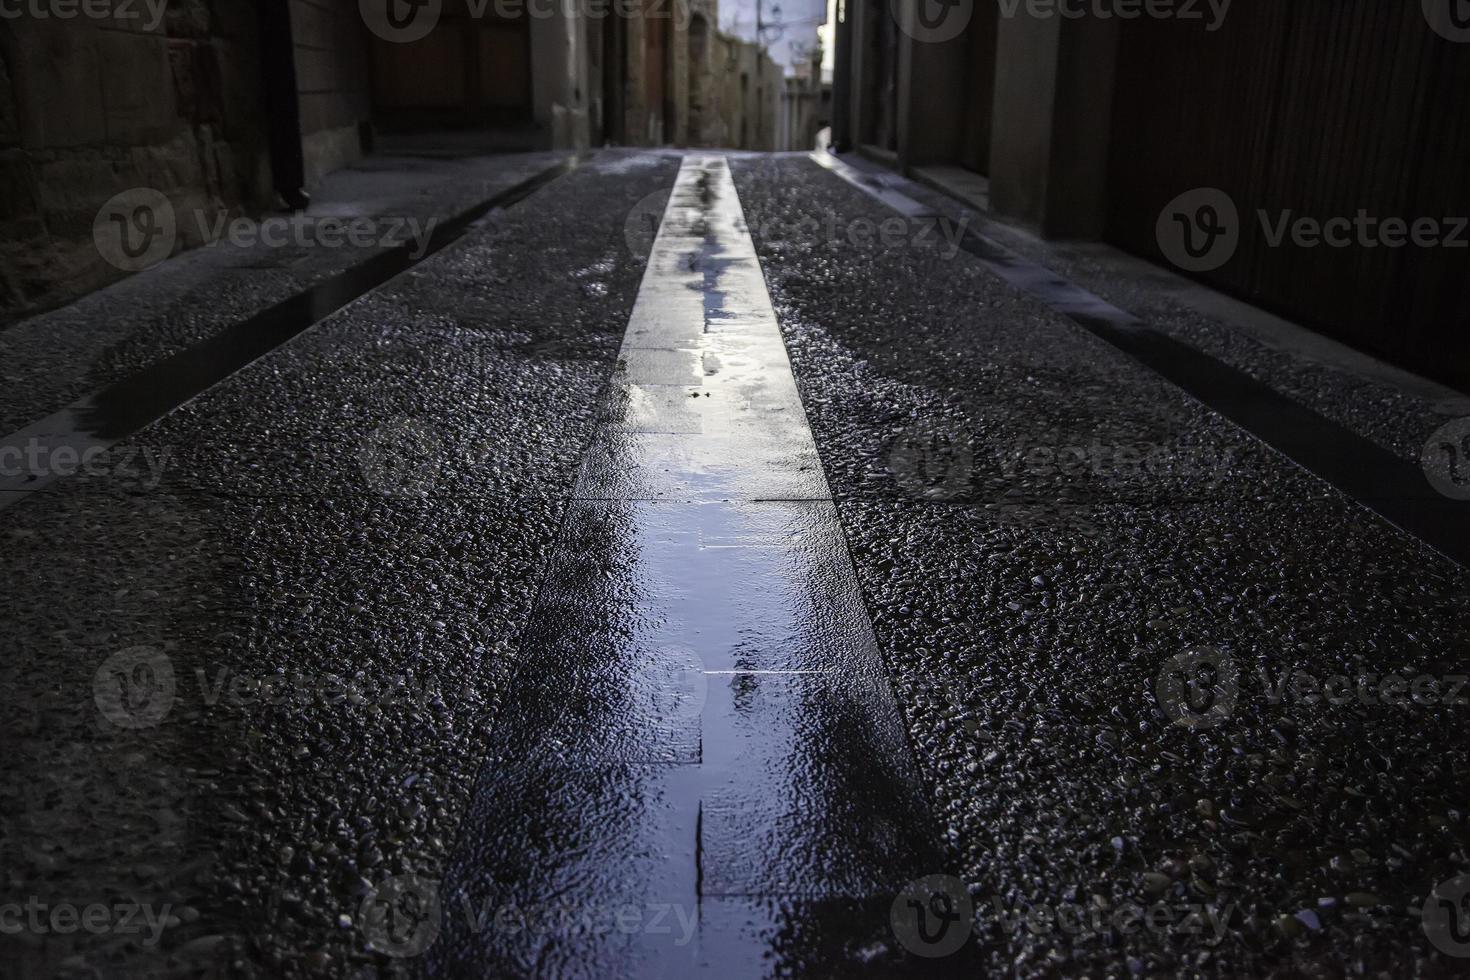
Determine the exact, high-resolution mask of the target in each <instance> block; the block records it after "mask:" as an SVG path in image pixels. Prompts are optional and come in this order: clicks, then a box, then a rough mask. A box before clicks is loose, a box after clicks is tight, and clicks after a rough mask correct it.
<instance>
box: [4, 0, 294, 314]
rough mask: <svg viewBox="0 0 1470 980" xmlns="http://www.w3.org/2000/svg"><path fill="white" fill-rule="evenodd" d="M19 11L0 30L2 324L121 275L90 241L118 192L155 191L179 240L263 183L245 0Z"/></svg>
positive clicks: (254, 40)
mask: <svg viewBox="0 0 1470 980" xmlns="http://www.w3.org/2000/svg"><path fill="white" fill-rule="evenodd" d="M25 9H26V12H25V13H24V15H23V16H21V17H19V18H17V19H12V20H8V21H7V22H6V24H7V26H8V28H9V30H8V31H6V32H4V33H3V34H0V321H9V320H12V319H15V318H17V317H19V316H21V315H24V314H27V313H30V312H34V311H36V310H40V309H44V308H46V307H49V306H54V305H57V304H59V303H61V302H64V301H66V300H68V299H71V298H74V297H75V296H78V295H80V294H82V293H84V292H87V291H89V290H91V289H95V288H97V287H99V286H101V285H103V284H105V283H107V282H109V281H111V280H113V279H115V278H118V277H120V276H121V275H123V274H124V273H123V272H122V271H121V270H119V269H116V268H114V267H112V266H111V265H109V264H108V263H107V262H106V261H105V260H104V259H103V258H102V256H101V255H100V254H99V252H98V250H97V248H96V247H95V245H94V243H93V241H92V227H93V222H94V220H95V219H96V217H97V214H98V212H99V210H100V209H101V208H102V206H103V205H104V204H105V203H106V202H107V201H108V200H109V199H111V198H112V197H114V196H115V195H117V194H119V193H121V192H123V191H126V190H130V189H133V188H152V189H154V190H157V191H160V192H162V193H163V194H164V195H165V196H167V197H168V199H169V202H170V203H171V204H172V205H173V208H174V210H175V213H176V214H177V216H178V229H179V239H180V246H181V247H188V246H189V245H192V244H197V243H198V241H199V239H200V238H201V235H200V231H199V229H200V228H201V226H207V225H208V223H209V221H210V220H212V218H213V217H214V215H216V214H218V213H219V212H220V211H221V210H227V209H234V208H241V207H259V206H261V205H263V204H265V203H267V202H268V200H269V188H270V163H269V158H268V155H267V152H266V144H265V139H264V134H263V131H262V128H261V118H260V116H261V114H260V108H259V91H260V84H259V79H260V66H259V60H258V44H259V39H258V27H257V18H256V10H255V4H254V2H253V0H170V2H169V3H168V4H167V5H166V7H165V6H163V5H161V4H157V3H154V4H145V3H135V4H130V5H112V6H110V7H109V8H108V10H109V14H110V16H108V17H106V18H98V19H92V18H88V17H85V16H80V15H78V16H74V17H71V18H68V19H64V20H63V19H59V18H58V17H57V16H55V13H54V11H55V10H57V9H66V8H51V10H52V11H53V12H51V13H50V14H49V15H48V16H37V15H35V14H34V13H33V12H31V10H32V8H31V7H30V5H28V7H27V8H25ZM127 14H131V16H126V15H127ZM201 218H203V219H204V220H203V222H201V220H200V219H201Z"/></svg>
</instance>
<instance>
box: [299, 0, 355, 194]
mask: <svg viewBox="0 0 1470 980" xmlns="http://www.w3.org/2000/svg"><path fill="white" fill-rule="evenodd" d="M291 33H292V39H293V41H294V43H295V49H296V87H297V91H298V93H299V96H300V106H301V142H302V151H303V154H304V156H305V161H306V186H307V187H308V188H310V187H313V186H315V185H316V184H317V183H319V182H320V180H321V178H322V177H324V176H325V175H327V174H329V173H331V172H332V171H333V170H337V169H339V168H341V167H343V166H346V165H347V164H349V163H352V162H354V161H356V160H358V159H360V158H361V157H362V155H363V152H364V149H365V148H364V146H363V140H362V134H363V132H364V130H365V129H366V127H367V126H368V125H369V124H370V121H371V119H372V113H373V106H372V91H371V86H370V81H369V68H368V63H369V55H368V37H367V34H366V31H365V28H364V27H363V22H362V18H361V16H360V15H359V12H358V5H357V2H356V0H291Z"/></svg>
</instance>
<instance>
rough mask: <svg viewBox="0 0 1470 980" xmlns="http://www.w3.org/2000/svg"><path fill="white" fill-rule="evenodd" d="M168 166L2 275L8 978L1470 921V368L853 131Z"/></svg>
mask: <svg viewBox="0 0 1470 980" xmlns="http://www.w3.org/2000/svg"><path fill="white" fill-rule="evenodd" d="M127 205H128V208H129V209H130V210H129V211H128V212H127V213H126V214H124V215H123V220H120V221H119V222H118V224H117V226H116V227H115V228H113V227H112V226H110V225H108V224H107V223H106V222H103V221H102V219H101V218H99V227H102V228H103V230H102V231H101V232H99V233H98V236H99V237H98V239H97V240H98V242H99V246H98V247H99V248H102V249H104V251H105V250H106V249H107V248H109V247H113V248H115V249H116V250H117V251H116V254H114V255H113V256H112V257H111V258H109V261H113V260H114V259H115V260H116V261H115V264H117V265H118V267H119V268H123V267H126V266H127V265H128V264H129V263H133V262H138V264H137V266H136V268H137V269H139V270H142V271H137V273H136V274H135V275H131V276H129V277H128V278H124V279H121V280H120V281H117V282H115V283H113V284H111V285H108V286H106V287H105V288H102V289H99V290H97V291H95V292H92V293H90V294H88V295H85V296H83V297H81V298H80V299H76V300H75V301H74V302H71V303H70V304H68V305H64V306H59V307H57V308H55V309H52V310H50V311H47V312H40V313H37V314H36V315H34V316H30V317H28V318H26V319H21V320H19V321H18V322H15V323H13V324H10V325H7V326H4V327H0V381H3V384H0V431H3V433H7V434H6V435H0V541H3V545H4V554H5V557H6V561H5V562H4V564H3V570H0V576H3V583H0V623H3V631H4V632H3V636H4V650H5V655H4V656H3V657H0V727H3V731H4V737H3V745H4V751H3V752H0V794H3V799H0V874H3V876H4V879H3V884H4V887H3V889H0V962H3V963H6V964H8V965H7V966H3V967H0V975H4V976H12V975H13V976H18V977H32V976H61V977H179V978H184V977H200V976H208V977H261V978H265V977H307V976H333V977H377V976H384V977H417V976H423V977H428V976H435V977H466V978H471V977H475V978H478V977H532V976H547V977H589V978H592V977H598V978H601V977H668V978H680V977H690V976H710V977H742V978H743V977H756V976H802V977H832V978H850V977H878V978H881V977H983V976H1024V977H1033V976H1034V977H1043V976H1067V977H1071V976H1088V977H1098V978H1102V977H1128V976H1211V977H1213V976H1224V977H1234V976H1252V975H1256V976H1281V977H1288V976H1290V977H1296V976H1310V977H1339V976H1382V977H1406V976H1425V977H1437V976H1452V975H1459V974H1461V973H1463V972H1464V971H1465V970H1466V969H1467V968H1470V930H1467V929H1466V928H1465V922H1466V921H1467V919H1466V918H1465V917H1464V916H1463V915H1462V912H1463V910H1464V904H1465V902H1466V898H1467V896H1470V850H1467V844H1470V797H1467V792H1466V786H1467V784H1470V741H1467V739H1466V738H1465V731H1466V724H1467V720H1470V664H1467V659H1466V653H1467V651H1470V616H1467V614H1470V573H1467V570H1466V569H1467V563H1470V397H1467V396H1465V395H1463V394H1459V393H1457V392H1456V391H1454V390H1452V389H1450V388H1447V387H1444V386H1442V385H1440V384H1437V383H1434V382H1430V381H1426V380H1424V379H1422V378H1419V377H1416V376H1413V375H1410V374H1409V373H1408V372H1407V371H1404V370H1401V369H1399V368H1394V367H1389V366H1387V365H1385V364H1383V363H1381V362H1379V361H1376V360H1373V359H1371V358H1369V357H1368V356H1367V355H1365V354H1361V353H1356V352H1353V351H1350V350H1349V349H1348V348H1346V347H1343V346H1341V345H1338V344H1336V343H1335V342H1332V341H1329V340H1326V339H1324V338H1322V337H1319V336H1316V335H1309V334H1307V333H1306V332H1305V331H1304V330H1301V329H1300V328H1297V327H1293V326H1291V325H1290V324H1287V323H1286V322H1285V321H1283V320H1278V319H1276V318H1275V317H1272V316H1270V315H1268V314H1263V313H1260V311H1256V310H1250V309H1248V308H1247V307H1245V305H1244V304H1243V303H1239V302H1237V301H1236V300H1233V299H1229V298H1227V297H1226V296H1224V295H1223V294H1218V293H1214V292H1212V291H1211V290H1210V289H1208V288H1206V287H1205V286H1202V285H1199V284H1198V283H1196V282H1194V281H1192V280H1186V279H1184V278H1182V277H1180V276H1177V275H1175V274H1174V273H1172V272H1168V271H1165V270H1164V269H1163V268H1162V267H1160V266H1156V265H1148V264H1145V263H1144V262H1143V261H1142V260H1141V259H1136V258H1130V257H1128V256H1125V255H1123V254H1122V253H1121V252H1117V251H1114V250H1112V249H1111V248H1109V247H1107V246H1102V245H1085V244H1059V243H1056V242H1047V241H1043V240H1041V239H1040V238H1037V237H1034V236H1032V235H1031V234H1029V233H1027V232H1025V231H1023V230H1021V229H1020V228H1019V227H1018V226H1016V225H1014V224H1009V223H1005V222H1002V221H1000V220H996V219H993V218H992V217H991V216H990V215H989V214H987V213H985V212H983V211H979V210H975V209H972V208H970V207H968V206H966V205H963V204H961V203H959V202H958V201H957V200H955V199H954V198H952V197H949V196H947V195H945V194H941V193H939V192H938V191H937V190H935V189H933V188H932V187H931V186H929V185H927V184H924V183H920V182H915V181H911V180H908V179H905V178H902V177H898V176H896V175H895V174H894V173H893V172H891V171H890V170H887V169H880V168H879V167H877V166H876V165H874V164H873V163H871V162H869V161H867V160H865V159H862V158H860V157H858V156H857V155H855V154H842V155H840V156H832V155H828V154H826V153H817V154H810V153H805V152H802V153H756V152H737V151H729V152H716V151H701V150H689V151H682V152H681V151H675V150H632V149H604V150H600V151H593V152H590V153H584V154H580V155H577V154H568V153H562V152H551V151H547V152H539V153H523V154H503V155H498V156H471V155H466V154H456V153H437V154H424V155H422V156H414V155H410V154H407V153H405V154H404V155H394V154H393V153H391V152H385V153H382V154H380V155H377V156H373V157H369V158H367V159H365V160H364V161H362V162H360V163H358V164H357V165H355V166H352V167H349V168H347V169H345V170H343V171H341V172H339V173H337V174H335V175H334V176H332V177H331V178H330V179H329V180H328V182H327V183H326V184H325V186H324V187H323V189H322V190H321V191H319V192H318V193H317V194H316V195H315V199H314V202H313V203H312V205H311V209H310V210H309V211H307V212H306V217H305V218H302V219H300V220H299V221H298V222H297V223H296V224H295V225H294V226H293V225H289V224H286V223H282V224H281V225H280V226H278V227H270V226H267V225H264V224H260V223H256V224H249V225H242V226H240V227H237V228H233V229H231V228H229V227H226V226H221V229H220V231H219V233H218V234H217V235H215V236H213V238H212V240H213V244H205V245H203V246H202V247H199V248H195V249H193V250H192V251H188V252H185V253H183V254H180V255H177V256H174V257H173V258H169V259H167V261H162V262H156V263H149V262H141V261H139V260H140V257H141V256H142V254H143V252H142V251H140V249H139V248H136V247H134V246H136V245H137V244H138V243H139V241H141V242H142V243H143V248H144V249H145V250H146V248H147V247H149V243H150V242H151V241H152V239H151V238H150V237H148V235H146V234H144V235H143V236H142V238H141V239H140V238H139V237H137V236H138V234H140V233H143V232H158V231H159V229H160V228H162V227H163V226H159V225H155V224H147V225H146V226H145V224H144V223H142V222H140V221H138V220H137V215H138V214H140V213H142V212H139V211H137V210H131V209H133V208H134V207H135V205H136V202H131V201H130V202H127ZM150 214H153V216H154V217H156V212H150ZM169 217H170V220H171V222H172V223H171V224H170V226H169V234H177V235H183V236H187V235H189V234H190V233H191V232H190V231H188V230H187V228H188V227H189V226H190V225H191V223H193V222H194V218H195V216H193V215H190V214H187V213H184V212H183V211H182V210H181V211H179V212H178V213H177V214H175V213H174V211H173V209H172V208H170V210H169ZM333 219H335V226H334V220H333ZM152 220H153V219H152V218H150V221H152ZM130 222H131V224H130ZM283 222H284V219H283ZM344 228H345V229H347V231H344V230H343V229H344ZM352 229H356V230H358V231H360V232H361V234H360V235H353V234H348V231H351V230H352ZM196 231H199V234H200V236H202V237H203V238H204V239H205V240H206V241H209V240H211V236H210V235H209V234H208V233H207V231H200V230H199V229H196ZM334 242H335V244H333V243H334ZM165 254H167V253H166V252H165Z"/></svg>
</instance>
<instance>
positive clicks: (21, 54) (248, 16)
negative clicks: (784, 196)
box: [0, 0, 779, 319]
mask: <svg viewBox="0 0 1470 980" xmlns="http://www.w3.org/2000/svg"><path fill="white" fill-rule="evenodd" d="M94 8H95V9H100V10H105V11H108V12H110V13H111V16H108V17H104V18H90V17H83V16H71V17H67V18H59V17H57V16H54V15H51V14H50V13H49V9H50V8H48V7H47V6H46V5H44V4H30V5H28V6H25V7H22V8H20V13H19V15H18V16H10V15H9V14H6V15H5V16H4V17H3V19H0V172H3V176H4V177H5V180H4V182H3V183H4V189H3V191H0V232H3V234H0V317H3V318H4V319H13V318H15V317H17V316H20V315H23V314H25V313H27V312H30V311H34V310H38V309H42V308H45V307H47V306H51V305H55V304H57V303H59V302H63V301H65V300H67V299H69V298H72V297H74V296H77V295H80V294H81V293H84V292H86V291H89V290H91V289H94V288H96V287H98V286H100V285H103V284H105V283H106V282H109V281H111V280H112V279H115V278H117V277H118V275H119V274H120V273H119V271H118V270H117V269H115V268H113V267H112V266H110V265H108V264H107V263H106V262H104V261H103V260H102V259H101V257H100V256H98V254H97V249H96V248H95V247H94V246H93V236H92V231H93V229H92V224H93V221H94V219H95V218H96V216H97V214H98V213H99V211H100V209H101V208H102V207H103V205H104V204H106V203H107V202H108V201H109V200H110V199H112V198H113V197H114V196H115V195H117V194H119V193H120V192H123V191H125V190H128V189H131V188H140V187H146V188H154V189H156V190H158V191H160V192H161V193H162V194H164V195H165V196H166V197H167V198H168V199H169V201H170V203H171V204H172V205H173V206H174V208H175V210H176V211H178V212H179V213H186V212H187V213H199V214H204V215H218V214H221V213H227V212H234V213H239V212H259V211H262V210H267V209H270V208H272V207H279V206H282V205H284V206H289V207H296V208H299V207H302V206H304V205H305V204H306V203H307V202H308V200H309V194H310V192H311V190H312V189H313V187H314V186H315V185H316V184H317V183H318V182H319V181H320V180H321V179H322V177H323V176H325V175H326V174H329V173H331V172H332V171H334V170H337V169H339V168H341V167H343V166H346V165H349V164H351V163H352V162H354V161H355V160H357V159H359V158H361V157H362V156H363V155H364V154H366V153H369V152H372V151H373V150H374V148H375V147H380V146H381V147H385V148H390V149H391V148H393V146H394V143H393V141H395V140H399V139H400V138H403V139H405V140H408V141H411V140H413V139H416V138H419V137H422V136H423V135H424V134H432V135H434V136H436V137H439V136H442V137H444V138H445V140H446V141H447V142H448V143H449V144H450V145H451V146H456V147H461V148H465V149H469V150H473V151H477V152H491V151H497V150H506V151H512V150H533V149H572V150H580V149H585V148H587V147H589V146H597V145H602V144H604V143H611V144H619V145H631V146H689V145H692V146H711V147H713V146H722V147H732V148H743V149H769V148H772V147H773V146H774V145H775V141H776V138H777V133H776V113H777V104H778V103H777V100H778V94H779V73H778V72H777V71H776V69H775V67H774V66H773V65H772V64H771V62H770V59H769V58H768V57H767V56H766V55H765V54H764V52H762V51H761V50H759V49H758V48H757V47H756V46H755V45H753V44H749V43H747V42H744V41H740V40H739V39H736V38H732V37H728V36H726V35H724V34H722V33H721V32H720V31H719V30H718V29H717V26H716V25H717V24H718V16H717V10H716V9H715V6H714V2H713V0H694V2H693V4H692V5H691V3H689V2H686V0H607V2H606V3H597V2H593V0H589V2H566V0H426V2H422V3H418V4H410V3H405V2H404V0H168V2H167V3H163V2H142V0H139V2H130V3H128V4H106V3H104V4H100V5H99V4H87V5H83V7H81V8H78V9H94ZM7 9H9V8H7ZM180 236H181V245H182V247H185V248H187V247H191V246H194V245H197V244H199V242H198V241H195V240H193V239H194V238H197V237H198V235H197V229H196V228H194V227H193V226H192V225H191V227H190V228H184V229H180ZM191 236H192V237H191Z"/></svg>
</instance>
